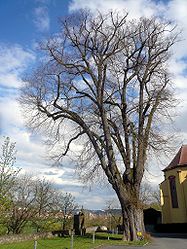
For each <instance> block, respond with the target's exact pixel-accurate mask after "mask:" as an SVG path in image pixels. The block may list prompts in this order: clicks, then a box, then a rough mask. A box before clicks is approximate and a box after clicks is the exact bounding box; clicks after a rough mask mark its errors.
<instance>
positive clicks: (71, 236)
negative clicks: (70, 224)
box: [70, 231, 73, 249]
mask: <svg viewBox="0 0 187 249" xmlns="http://www.w3.org/2000/svg"><path fill="white" fill-rule="evenodd" d="M70 248H71V249H73V231H72V233H71V246H70Z"/></svg>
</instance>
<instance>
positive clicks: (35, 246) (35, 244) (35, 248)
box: [34, 240, 37, 249]
mask: <svg viewBox="0 0 187 249" xmlns="http://www.w3.org/2000/svg"><path fill="white" fill-rule="evenodd" d="M34 249H37V241H36V240H35V241H34Z"/></svg>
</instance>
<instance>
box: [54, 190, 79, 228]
mask: <svg viewBox="0 0 187 249" xmlns="http://www.w3.org/2000/svg"><path fill="white" fill-rule="evenodd" d="M58 199H59V202H58V205H57V207H58V210H60V211H61V212H60V213H61V214H60V217H59V221H60V222H61V224H62V230H66V229H67V225H68V224H69V222H71V221H72V218H73V215H74V213H75V210H76V209H77V208H78V205H77V204H76V202H75V198H74V197H73V196H72V194H71V193H66V194H60V195H59V197H58Z"/></svg>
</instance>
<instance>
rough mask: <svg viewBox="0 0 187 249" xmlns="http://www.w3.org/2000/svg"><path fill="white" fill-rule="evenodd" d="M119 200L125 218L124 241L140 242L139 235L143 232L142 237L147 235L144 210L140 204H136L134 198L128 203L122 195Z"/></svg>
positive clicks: (123, 224)
mask: <svg viewBox="0 0 187 249" xmlns="http://www.w3.org/2000/svg"><path fill="white" fill-rule="evenodd" d="M118 197H119V193H118ZM119 200H120V204H121V209H122V218H123V223H122V226H123V228H124V233H123V240H128V241H133V240H138V239H139V238H138V233H140V232H141V233H142V235H143V234H144V233H145V226H144V218H143V209H142V207H141V206H140V205H138V202H134V199H133V198H132V199H130V200H128V201H127V200H126V198H125V197H124V196H123V195H120V198H119Z"/></svg>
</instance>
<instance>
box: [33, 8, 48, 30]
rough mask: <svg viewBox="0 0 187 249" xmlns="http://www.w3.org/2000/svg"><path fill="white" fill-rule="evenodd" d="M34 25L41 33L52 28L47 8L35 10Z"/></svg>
mask: <svg viewBox="0 0 187 249" xmlns="http://www.w3.org/2000/svg"><path fill="white" fill-rule="evenodd" d="M33 22H34V24H35V26H36V28H37V29H38V30H39V31H41V32H46V31H48V30H49V27H50V18H49V14H48V8H47V7H43V6H40V7H37V8H35V10H34V21H33Z"/></svg>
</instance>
